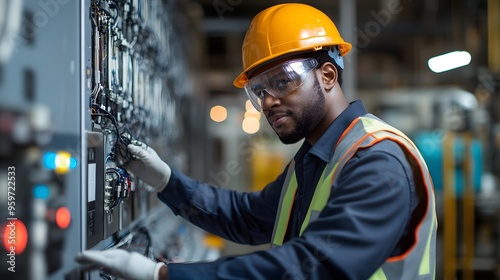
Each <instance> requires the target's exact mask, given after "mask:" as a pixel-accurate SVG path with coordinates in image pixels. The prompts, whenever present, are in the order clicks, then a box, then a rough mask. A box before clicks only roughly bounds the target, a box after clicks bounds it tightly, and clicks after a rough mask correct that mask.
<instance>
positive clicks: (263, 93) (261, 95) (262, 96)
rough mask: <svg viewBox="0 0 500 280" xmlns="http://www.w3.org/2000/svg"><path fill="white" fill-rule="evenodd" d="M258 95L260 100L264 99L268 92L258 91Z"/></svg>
mask: <svg viewBox="0 0 500 280" xmlns="http://www.w3.org/2000/svg"><path fill="white" fill-rule="evenodd" d="M256 95H257V97H258V98H260V99H264V96H265V95H266V90H265V89H263V90H259V91H257V93H256Z"/></svg>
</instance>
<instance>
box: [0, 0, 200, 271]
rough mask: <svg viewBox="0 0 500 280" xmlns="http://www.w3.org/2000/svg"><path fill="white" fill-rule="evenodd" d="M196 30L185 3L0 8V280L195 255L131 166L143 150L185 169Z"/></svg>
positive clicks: (188, 235)
mask: <svg viewBox="0 0 500 280" xmlns="http://www.w3.org/2000/svg"><path fill="white" fill-rule="evenodd" d="M6 11H9V12H6ZM194 26H195V22H194V20H193V18H192V16H191V15H190V13H189V6H187V5H186V4H185V2H184V1H182V0H173V1H156V0H81V1H61V0H46V1H6V0H0V35H1V36H0V207H1V209H0V219H1V220H0V225H1V226H2V227H1V228H0V232H2V234H3V235H2V238H3V241H2V246H0V255H1V257H0V258H1V260H2V263H1V264H0V278H1V279H54V280H55V279H101V278H103V277H104V278H106V279H108V278H110V276H109V275H106V274H105V273H104V272H100V271H93V272H86V271H82V270H81V268H80V267H79V265H78V264H77V263H76V262H75V260H74V258H75V256H76V255H77V254H78V252H80V251H82V250H106V249H110V248H123V249H127V250H135V251H138V252H141V253H143V254H144V255H146V256H148V257H150V258H152V259H158V258H175V257H176V256H178V255H180V254H182V255H183V257H184V258H185V259H193V258H191V257H190V256H189V253H187V252H191V251H192V250H183V247H182V244H188V243H189V244H198V243H199V244H200V246H199V248H203V246H202V243H201V239H200V235H199V234H198V233H199V230H198V229H196V228H194V227H190V226H189V225H187V224H186V223H185V222H184V221H182V220H181V219H180V218H178V217H175V216H174V215H173V214H172V213H171V211H170V210H169V209H168V208H167V207H166V206H165V205H163V204H162V203H161V202H159V200H158V198H157V197H156V193H155V192H153V190H152V188H151V187H150V186H148V185H147V184H146V183H145V182H143V181H141V180H140V178H137V177H136V176H135V175H134V174H132V173H129V171H128V170H127V168H126V163H127V162H128V161H130V160H131V154H130V153H129V152H128V149H127V145H129V144H134V143H138V142H141V143H144V144H145V145H148V146H150V147H152V148H154V149H155V151H156V152H157V153H158V154H159V155H160V157H162V158H164V159H167V158H168V159H170V161H169V164H170V165H171V166H173V167H175V168H178V169H180V170H183V171H189V170H188V169H189V165H188V164H186V163H185V162H184V161H182V160H179V159H187V158H188V157H189V153H190V150H192V149H191V147H190V143H191V141H189V139H188V135H194V133H193V131H192V129H191V127H190V124H192V123H194V122H193V121H192V120H191V119H190V110H192V109H189V108H190V104H191V102H193V103H194V102H196V101H193V97H194V96H193V94H192V91H193V88H194V85H195V84H196V81H195V80H194V79H193V76H192V75H190V68H191V67H190V65H191V64H192V63H193V61H192V57H193V56H192V55H191V52H195V51H196V49H197V48H198V47H199V46H200V44H199V42H198V41H197V39H196V36H193V35H192V30H193V27H194ZM4 30H7V31H9V32H7V33H8V34H7V33H5V34H7V35H9V36H7V37H5V36H4V35H5V34H4V33H2V32H4ZM12 34H15V35H12ZM180 34H182V36H180ZM6 38H8V40H7V39H6ZM188 46H189V47H188ZM186 108H187V109H186ZM187 132H189V134H188V133H187ZM201 137H203V136H201ZM11 213H12V214H11ZM9 238H10V239H9ZM181 239H182V240H187V241H186V242H185V243H182V242H178V241H179V240H181ZM166 240H173V241H176V242H166ZM9 242H11V243H12V244H10V243H9ZM14 242H15V246H14ZM197 256H198V257H196V258H194V260H196V259H198V260H200V251H199V250H197Z"/></svg>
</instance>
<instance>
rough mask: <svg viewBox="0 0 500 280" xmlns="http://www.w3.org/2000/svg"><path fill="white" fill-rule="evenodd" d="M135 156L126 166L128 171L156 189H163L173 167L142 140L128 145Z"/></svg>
mask: <svg viewBox="0 0 500 280" xmlns="http://www.w3.org/2000/svg"><path fill="white" fill-rule="evenodd" d="M127 148H128V150H129V152H130V153H131V154H132V155H133V156H134V157H132V159H131V160H130V162H128V163H127V164H126V165H125V166H124V167H125V169H127V171H129V172H131V173H132V174H134V175H135V176H137V177H139V178H140V179H142V180H143V181H144V182H146V183H147V184H148V185H150V186H152V187H153V188H154V189H155V190H157V191H161V190H162V189H163V188H164V187H165V186H166V185H167V184H168V181H169V180H170V175H171V174H172V169H170V166H168V164H166V163H165V162H163V161H162V160H161V159H160V157H159V156H158V154H157V153H156V152H155V150H153V148H151V147H148V146H147V145H146V144H144V143H141V142H134V143H133V144H129V145H128V146H127Z"/></svg>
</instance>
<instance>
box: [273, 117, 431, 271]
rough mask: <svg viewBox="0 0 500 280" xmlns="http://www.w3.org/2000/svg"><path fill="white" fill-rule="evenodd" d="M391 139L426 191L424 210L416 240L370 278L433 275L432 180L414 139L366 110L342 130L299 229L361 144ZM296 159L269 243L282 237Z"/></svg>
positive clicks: (316, 213) (322, 204)
mask: <svg viewBox="0 0 500 280" xmlns="http://www.w3.org/2000/svg"><path fill="white" fill-rule="evenodd" d="M385 139H390V140H392V141H395V142H396V143H398V144H399V146H400V147H401V148H402V149H403V151H404V152H405V153H406V154H407V157H408V159H409V160H412V162H410V165H411V166H412V168H413V171H414V174H415V172H417V173H416V174H415V178H417V180H415V183H416V187H417V188H423V189H424V190H425V192H426V195H427V205H426V206H427V207H426V213H425V214H424V216H423V218H422V220H421V221H420V223H419V225H418V226H417V228H416V232H415V240H416V242H415V244H413V246H412V247H411V248H410V249H409V250H408V251H407V252H405V253H404V254H403V255H400V256H395V257H391V258H389V259H387V260H386V262H385V263H384V264H383V265H382V266H381V267H380V268H379V269H378V270H377V271H376V272H375V273H374V274H373V275H372V276H371V278H370V279H372V280H385V279H434V274H435V263H436V260H435V247H436V246H435V242H436V230H437V219H436V213H435V202H434V194H433V191H432V190H433V184H432V180H431V177H430V174H429V172H428V170H427V166H426V164H425V161H424V160H423V159H422V156H421V155H420V153H419V151H418V150H417V148H416V146H415V145H414V144H413V142H412V141H411V140H410V139H409V138H408V137H407V136H406V135H404V134H403V133H402V132H400V131H399V130H397V129H396V128H394V127H392V126H390V125H388V124H386V123H384V122H383V121H381V120H380V119H378V118H377V117H375V116H373V115H371V114H367V115H365V116H362V117H359V118H357V119H356V120H354V121H353V122H352V123H351V125H350V126H349V127H348V128H347V129H346V131H345V132H344V133H343V134H342V136H341V138H340V139H339V142H338V144H337V146H336V148H335V153H334V155H333V157H332V159H331V161H330V163H328V164H327V166H326V167H325V169H324V170H323V173H322V175H321V177H320V180H319V181H318V184H317V186H316V189H315V192H314V194H313V198H312V200H311V203H310V205H309V208H308V210H307V214H306V217H305V219H304V221H303V223H302V226H301V229H300V235H302V233H303V232H304V230H305V229H306V228H307V226H308V224H309V223H310V222H312V221H314V220H315V219H316V218H317V217H318V216H319V213H320V212H321V211H322V210H323V208H324V207H325V205H326V203H327V202H328V198H329V196H330V192H331V188H332V186H333V185H334V183H335V182H336V180H337V178H338V177H339V176H338V175H339V174H340V172H341V170H342V168H343V167H344V166H345V164H346V163H347V162H348V161H349V159H351V158H352V157H353V156H354V154H355V153H356V152H357V151H358V149H360V148H367V147H370V146H372V145H374V144H375V143H378V142H380V141H382V140H385ZM297 186H298V184H297V179H296V177H295V162H294V161H292V162H291V163H290V165H289V168H288V170H287V175H286V179H285V182H284V184H283V189H282V191H281V198H280V202H279V207H278V213H277V216H276V221H275V225H274V230H273V236H272V239H271V240H272V244H271V246H273V247H274V246H281V245H282V244H283V239H284V237H285V233H286V229H287V226H288V222H289V220H290V213H291V210H292V205H293V201H294V197H295V193H296V191H297Z"/></svg>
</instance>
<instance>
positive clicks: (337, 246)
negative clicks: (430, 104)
mask: <svg viewBox="0 0 500 280" xmlns="http://www.w3.org/2000/svg"><path fill="white" fill-rule="evenodd" d="M381 143H383V142H381ZM392 144H393V143H392ZM387 149H389V150H390V152H389V151H387ZM404 158H405V157H404V154H403V152H402V151H401V149H400V148H399V147H398V146H397V145H386V144H380V143H379V144H377V145H375V146H373V147H371V148H369V149H366V150H363V151H361V152H358V153H357V154H356V155H355V157H354V158H352V159H351V160H350V161H349V162H348V163H347V165H346V166H345V167H344V169H343V170H342V172H341V174H340V177H339V178H338V180H337V182H336V183H335V185H334V186H333V189H332V192H331V195H330V197H329V201H328V203H327V205H326V206H325V208H324V209H323V211H322V212H321V213H320V215H319V217H318V218H317V219H316V220H314V221H313V222H311V223H310V224H309V225H308V227H307V228H306V230H305V231H304V233H303V234H302V236H300V237H295V238H292V239H290V240H289V241H287V242H285V243H284V244H283V246H281V247H276V248H272V249H269V250H266V251H258V252H254V253H251V254H247V255H241V256H232V257H225V258H222V259H220V260H217V261H216V262H203V263H190V264H189V263H183V264H170V265H169V277H170V278H169V279H170V280H176V279H368V278H369V277H370V276H371V275H372V274H373V273H374V272H375V271H376V270H377V269H378V268H379V267H380V266H381V265H382V264H383V263H384V262H385V260H386V259H387V258H388V257H390V256H391V252H392V251H393V250H394V249H395V247H396V246H397V243H398V240H399V239H400V238H401V236H402V233H403V231H404V229H405V226H406V225H407V223H408V220H409V216H410V204H411V193H412V191H411V190H410V189H412V188H414V183H413V179H412V178H413V177H412V175H411V169H410V166H409V164H408V162H406V160H404ZM400 159H403V160H402V161H401V160H400ZM272 216H273V218H274V215H272Z"/></svg>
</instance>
